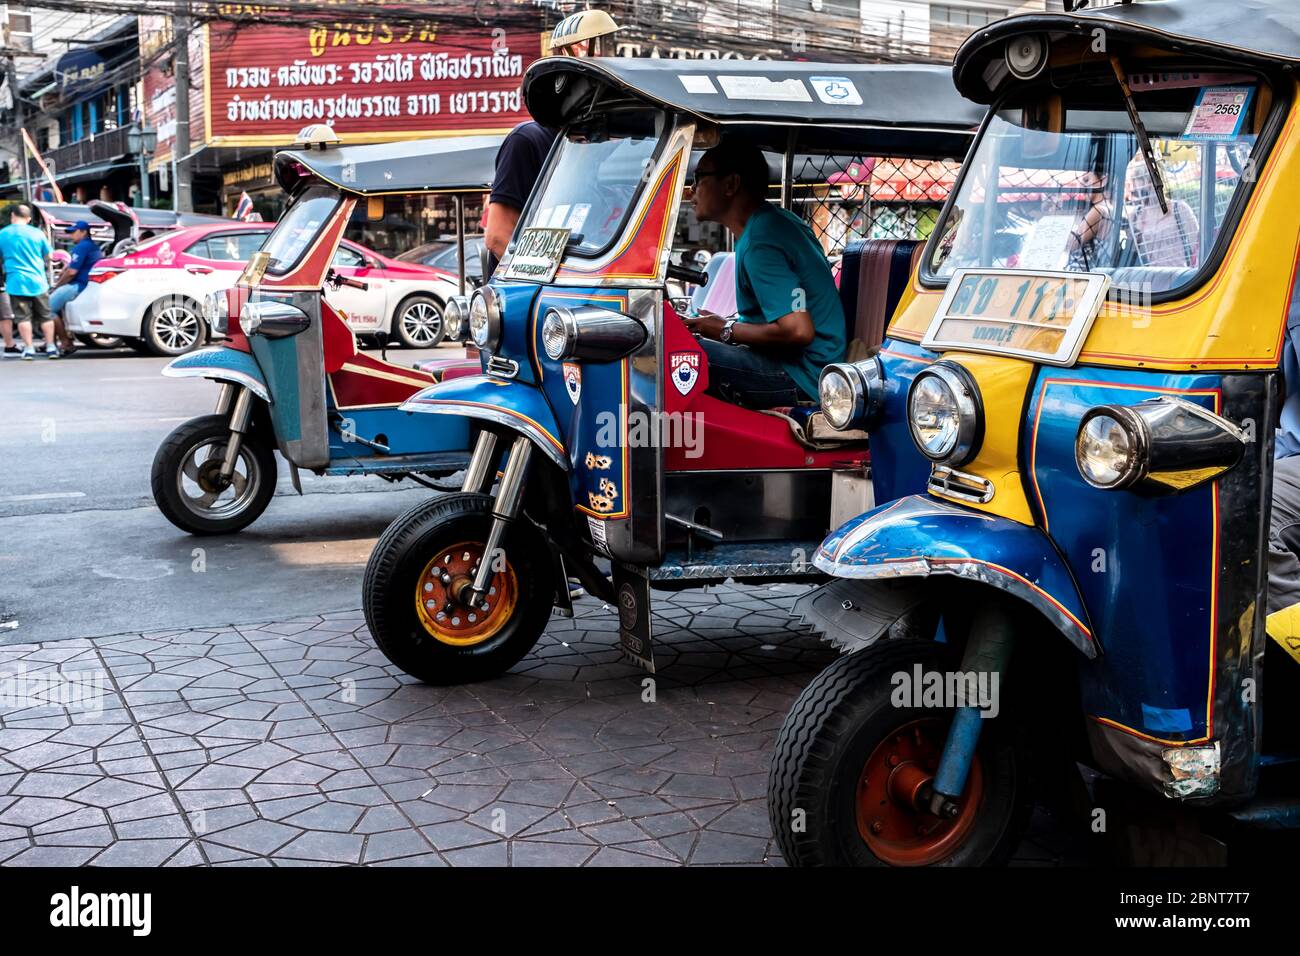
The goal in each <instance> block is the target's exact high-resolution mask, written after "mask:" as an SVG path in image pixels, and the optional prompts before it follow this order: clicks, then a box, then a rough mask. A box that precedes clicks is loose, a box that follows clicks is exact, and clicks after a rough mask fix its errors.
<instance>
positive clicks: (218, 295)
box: [203, 289, 230, 335]
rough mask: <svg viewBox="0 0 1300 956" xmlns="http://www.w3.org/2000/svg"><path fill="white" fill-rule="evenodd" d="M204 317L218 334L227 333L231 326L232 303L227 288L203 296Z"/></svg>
mask: <svg viewBox="0 0 1300 956" xmlns="http://www.w3.org/2000/svg"><path fill="white" fill-rule="evenodd" d="M203 317H204V318H205V319H207V322H208V325H210V326H211V327H212V331H213V332H215V333H216V334H217V335H225V334H226V330H227V329H228V328H229V326H230V303H229V301H228V300H227V299H226V290H225V289H222V290H221V291H219V292H209V293H208V294H207V295H206V296H204V297H203Z"/></svg>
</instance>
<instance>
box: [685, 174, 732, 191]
mask: <svg viewBox="0 0 1300 956" xmlns="http://www.w3.org/2000/svg"><path fill="white" fill-rule="evenodd" d="M723 175H726V174H725V173H720V172H718V171H717V170H716V169H697V170H696V171H695V174H694V175H692V176H687V177H686V186H687V188H688V189H694V188H695V186H696V184H697V183H699V181H700V180H701V179H703V178H704V177H705V176H723Z"/></svg>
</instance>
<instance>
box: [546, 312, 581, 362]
mask: <svg viewBox="0 0 1300 956" xmlns="http://www.w3.org/2000/svg"><path fill="white" fill-rule="evenodd" d="M577 333H578V330H577V323H576V322H575V321H574V317H573V313H572V312H570V311H569V310H568V309H551V310H549V311H548V312H547V313H546V318H545V319H543V320H542V348H544V349H545V350H546V354H547V355H548V356H549V357H550V358H551V360H552V361H554V362H558V361H560V360H561V359H566V358H570V357H571V356H572V355H573V347H574V346H575V345H577V340H578V334H577Z"/></svg>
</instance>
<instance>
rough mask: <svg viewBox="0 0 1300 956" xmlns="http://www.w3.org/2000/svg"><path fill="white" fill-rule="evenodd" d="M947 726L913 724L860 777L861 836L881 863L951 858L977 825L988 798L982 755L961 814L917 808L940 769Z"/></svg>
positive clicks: (884, 745) (894, 735)
mask: <svg viewBox="0 0 1300 956" xmlns="http://www.w3.org/2000/svg"><path fill="white" fill-rule="evenodd" d="M946 732H947V722H946V721H941V720H939V719H938V718H936V717H926V718H923V719H921V720H914V721H911V722H910V723H907V724H904V725H903V726H901V727H899V728H897V729H896V730H894V731H892V732H891V733H890V734H889V736H887V737H886V738H885V739H884V740H882V741H881V742H880V743H879V744H877V745H876V748H875V749H874V750H873V751H872V752H871V756H869V757H868V758H867V762H866V763H865V764H864V765H863V767H862V775H861V776H860V777H859V778H858V787H857V793H856V808H857V818H858V833H859V834H860V835H861V836H862V839H863V842H865V843H866V844H867V847H868V848H869V849H870V850H871V852H872V853H874V854H875V855H876V856H877V857H878V858H879V859H880V860H881V861H883V862H885V863H888V864H890V865H892V866H928V865H929V864H932V863H937V862H939V861H940V860H942V859H944V858H945V857H947V856H950V855H951V854H952V853H953V852H954V851H955V850H956V849H957V847H959V846H960V845H961V843H962V841H963V840H965V839H966V837H967V835H968V834H969V833H970V831H971V828H972V827H973V826H974V825H975V818H976V814H977V813H978V812H979V805H980V801H981V798H982V797H983V795H984V772H983V768H982V767H981V766H980V759H979V755H978V754H977V755H976V756H975V759H974V761H972V763H971V769H970V775H969V776H968V777H967V778H966V792H965V793H963V794H962V798H961V800H960V801H959V805H960V812H959V813H958V814H957V816H955V817H952V818H949V819H944V818H941V817H937V816H935V815H934V814H932V813H929V812H927V811H924V810H918V809H916V806H915V804H914V802H913V798H914V797H915V795H916V793H917V791H918V790H919V789H920V788H921V785H922V784H925V783H928V782H929V781H930V780H931V779H932V778H933V776H934V772H935V769H936V768H937V767H938V766H939V757H940V755H941V754H942V753H943V743H944V738H945V736H946Z"/></svg>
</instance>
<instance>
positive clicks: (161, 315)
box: [140, 296, 204, 357]
mask: <svg viewBox="0 0 1300 956" xmlns="http://www.w3.org/2000/svg"><path fill="white" fill-rule="evenodd" d="M140 331H141V333H142V338H143V340H144V344H145V345H146V346H147V347H148V349H149V351H150V352H151V353H152V354H154V355H162V356H171V357H174V356H177V355H184V354H185V353H186V352H190V351H192V350H194V349H196V348H198V347H199V346H200V345H202V344H203V335H204V327H203V313H202V311H201V310H200V309H199V305H198V303H197V302H194V301H193V300H192V299H186V298H182V297H180V296H168V297H167V298H165V299H159V300H158V301H157V302H155V303H154V304H153V305H151V306H149V313H148V315H146V316H145V319H144V326H143V328H141V330H140Z"/></svg>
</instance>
